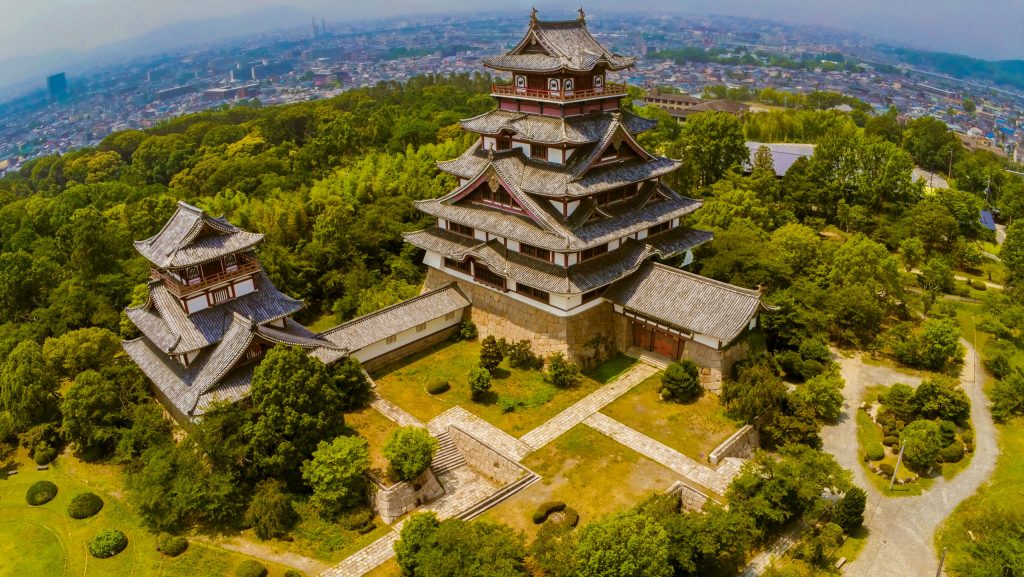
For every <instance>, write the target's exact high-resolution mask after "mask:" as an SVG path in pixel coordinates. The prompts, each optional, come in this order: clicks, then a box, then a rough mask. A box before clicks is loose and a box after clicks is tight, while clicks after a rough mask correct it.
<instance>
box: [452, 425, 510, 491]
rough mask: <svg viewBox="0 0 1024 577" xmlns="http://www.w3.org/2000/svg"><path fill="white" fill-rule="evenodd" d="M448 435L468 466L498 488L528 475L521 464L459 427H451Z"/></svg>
mask: <svg viewBox="0 0 1024 577" xmlns="http://www.w3.org/2000/svg"><path fill="white" fill-rule="evenodd" d="M448 434H449V435H451V437H452V441H454V442H455V446H456V447H457V448H458V449H459V452H461V453H462V456H463V457H465V459H466V464H467V465H469V466H470V467H473V468H474V469H476V471H477V472H478V473H480V474H481V475H483V476H484V477H487V478H488V479H490V480H491V481H494V483H495V484H497V485H498V486H501V487H504V486H505V485H507V484H509V483H511V482H513V481H516V480H518V479H519V478H521V477H522V476H523V475H524V474H526V469H524V468H523V467H522V466H520V465H519V463H516V462H515V461H512V460H510V459H508V458H507V457H505V456H503V455H502V454H501V453H499V452H497V451H495V450H494V449H492V448H490V447H489V446H487V445H486V444H485V443H484V442H483V441H481V440H479V439H477V438H476V437H474V436H473V435H470V434H469V433H467V432H465V431H463V430H462V429H460V428H459V427H457V426H455V425H450V426H449V427H448Z"/></svg>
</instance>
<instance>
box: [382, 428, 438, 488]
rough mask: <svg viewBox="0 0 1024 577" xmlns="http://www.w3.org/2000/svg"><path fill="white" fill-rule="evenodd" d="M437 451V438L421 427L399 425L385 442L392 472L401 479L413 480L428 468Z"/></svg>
mask: <svg viewBox="0 0 1024 577" xmlns="http://www.w3.org/2000/svg"><path fill="white" fill-rule="evenodd" d="M435 451H437V439H435V438H434V437H431V436H430V433H428V432H427V430H426V429H423V428H420V427H398V428H397V429H395V430H394V431H391V434H390V435H388V440H387V441H386V442H385V443H384V450H383V453H384V456H385V457H387V459H388V461H389V462H390V464H391V474H392V475H393V476H394V477H395V478H396V479H398V480H400V481H412V480H413V479H415V478H416V477H419V476H420V473H422V472H423V471H426V470H427V467H429V466H430V461H432V460H433V459H434V452H435Z"/></svg>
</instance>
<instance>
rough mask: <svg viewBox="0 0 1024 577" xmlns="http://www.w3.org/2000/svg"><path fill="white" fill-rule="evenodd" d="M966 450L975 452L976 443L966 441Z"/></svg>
mask: <svg viewBox="0 0 1024 577" xmlns="http://www.w3.org/2000/svg"><path fill="white" fill-rule="evenodd" d="M964 451H966V452H968V453H973V452H974V443H964Z"/></svg>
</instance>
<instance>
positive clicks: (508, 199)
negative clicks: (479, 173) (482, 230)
mask: <svg viewBox="0 0 1024 577" xmlns="http://www.w3.org/2000/svg"><path fill="white" fill-rule="evenodd" d="M482 188H483V191H482V192H481V193H480V198H482V199H484V200H485V201H487V202H491V203H494V204H500V205H501V206H507V207H509V208H515V209H518V208H519V207H518V206H516V204H515V202H513V200H512V195H511V194H509V193H508V191H506V190H505V189H504V188H502V187H500V186H499V187H498V189H497V190H491V189H490V188H489V187H482Z"/></svg>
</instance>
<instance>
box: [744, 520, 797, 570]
mask: <svg viewBox="0 0 1024 577" xmlns="http://www.w3.org/2000/svg"><path fill="white" fill-rule="evenodd" d="M803 531H804V525H803V523H797V524H796V525H794V526H792V527H790V528H789V529H787V530H786V532H785V533H783V534H782V535H779V537H778V538H777V539H775V541H773V542H772V544H771V545H770V546H769V547H768V548H767V549H765V550H764V551H761V552H760V553H758V554H757V555H755V556H754V558H753V559H751V560H750V562H749V563H747V566H746V567H744V568H743V573H741V574H740V575H741V577H757V576H758V575H760V574H762V573H764V572H765V571H766V570H767V569H768V567H770V566H771V564H772V562H773V561H775V560H776V559H778V558H780V557H782V556H783V555H785V554H786V552H787V551H789V550H790V549H792V548H793V545H796V544H797V543H799V542H800V534H801V533H803Z"/></svg>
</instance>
